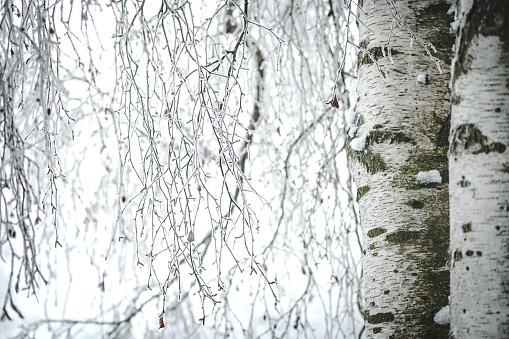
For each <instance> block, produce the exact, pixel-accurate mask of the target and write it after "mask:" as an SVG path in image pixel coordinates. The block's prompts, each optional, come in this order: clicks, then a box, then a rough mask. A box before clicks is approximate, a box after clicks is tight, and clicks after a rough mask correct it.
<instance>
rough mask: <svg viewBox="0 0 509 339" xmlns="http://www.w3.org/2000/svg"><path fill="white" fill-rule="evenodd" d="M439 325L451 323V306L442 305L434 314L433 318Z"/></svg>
mask: <svg viewBox="0 0 509 339" xmlns="http://www.w3.org/2000/svg"><path fill="white" fill-rule="evenodd" d="M433 320H435V322H436V323H437V324H439V325H447V324H450V323H451V308H450V307H449V305H447V306H445V307H443V308H442V309H441V310H440V311H438V312H437V314H435V317H434V318H433Z"/></svg>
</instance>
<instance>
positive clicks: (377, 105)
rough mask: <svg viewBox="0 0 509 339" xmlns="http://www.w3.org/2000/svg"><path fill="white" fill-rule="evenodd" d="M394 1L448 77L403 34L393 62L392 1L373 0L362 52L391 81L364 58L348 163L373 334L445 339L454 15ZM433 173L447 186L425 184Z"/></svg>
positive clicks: (442, 5)
mask: <svg viewBox="0 0 509 339" xmlns="http://www.w3.org/2000/svg"><path fill="white" fill-rule="evenodd" d="M395 4H396V6H397V7H396V8H397V11H398V12H399V14H401V16H402V17H403V19H404V20H405V22H406V24H407V25H408V26H409V27H411V28H412V29H413V30H414V32H415V33H417V34H418V35H419V36H420V37H421V38H422V39H423V40H424V41H426V42H431V43H432V44H433V45H434V46H435V47H436V48H437V51H438V53H437V54H435V55H434V56H436V57H437V58H439V59H441V60H442V64H441V65H442V67H443V73H442V74H440V73H439V72H438V70H437V68H436V66H435V64H434V62H433V61H431V60H430V58H429V56H428V55H427V53H426V51H425V50H424V49H423V48H422V46H420V45H419V44H418V43H414V44H413V46H411V45H410V39H409V36H408V35H406V32H404V31H402V32H401V34H400V35H397V36H395V35H394V33H393V34H392V37H391V38H390V39H391V46H392V53H391V54H392V59H393V61H394V64H392V63H391V61H390V60H389V58H388V57H384V54H383V53H382V50H381V46H383V45H384V44H385V43H386V42H387V39H388V37H389V36H390V29H391V21H392V17H391V14H390V12H389V10H388V8H387V6H386V2H384V1H374V2H372V3H371V7H370V8H369V9H368V11H367V12H368V14H367V15H365V14H363V13H361V14H360V20H362V22H363V23H364V24H366V25H367V26H368V27H369V29H371V30H372V31H370V30H368V29H366V28H365V27H364V26H363V25H359V29H360V39H361V42H360V45H361V46H362V47H363V48H365V49H366V50H368V51H371V52H372V53H373V54H374V55H375V58H376V59H377V62H378V63H379V64H380V65H385V66H383V70H384V72H385V74H386V79H385V81H384V78H383V77H382V76H381V75H380V73H379V72H378V69H377V67H376V65H375V64H373V62H372V60H371V59H369V58H368V59H367V58H365V57H364V55H363V54H362V53H360V54H359V63H358V66H359V83H358V86H357V96H358V102H357V106H356V114H357V121H358V122H359V123H358V126H357V127H358V130H357V133H356V135H355V136H354V138H356V139H357V142H356V143H355V144H354V145H353V147H352V150H351V152H350V157H351V159H352V173H353V174H354V178H355V181H356V184H357V187H358V193H357V201H358V203H359V209H360V215H361V222H362V230H363V236H364V249H365V256H364V296H365V302H364V307H365V310H364V315H365V324H366V335H367V337H368V338H447V336H448V332H449V326H448V325H447V324H442V325H440V324H437V323H436V322H435V321H434V320H433V317H434V315H435V314H436V312H438V311H439V310H440V309H442V308H443V307H444V306H446V305H447V303H448V296H449V271H448V269H447V265H446V263H447V260H448V244H449V243H448V239H449V205H448V178H449V174H448V169H447V166H448V161H447V150H448V142H447V138H448V135H449V123H450V120H449V107H450V102H449V98H450V96H449V90H448V84H449V80H450V77H449V74H450V73H449V65H448V61H450V60H451V51H452V45H453V42H454V37H453V35H452V34H450V33H449V32H450V29H449V27H450V22H451V21H452V16H451V15H447V10H448V9H449V7H450V5H449V4H448V3H447V2H446V1H445V0H443V1H441V0H438V1H410V0H406V1H397V2H395ZM396 26H397V25H396ZM386 55H387V56H388V55H389V54H388V53H387V52H386ZM423 77H424V81H423V80H422V78H423ZM363 137H364V138H365V142H364V143H361V142H359V141H363V140H361V139H362V138H363ZM354 140H355V139H354ZM360 146H363V147H360ZM419 173H421V174H419ZM431 174H434V175H435V176H434V177H437V178H438V177H440V180H431V181H429V180H424V179H423V178H422V177H423V175H424V177H425V179H426V178H427V177H428V176H430V175H431ZM434 177H433V178H434ZM428 181H429V182H428Z"/></svg>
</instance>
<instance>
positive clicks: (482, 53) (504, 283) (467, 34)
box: [449, 0, 509, 338]
mask: <svg viewBox="0 0 509 339" xmlns="http://www.w3.org/2000/svg"><path fill="white" fill-rule="evenodd" d="M456 24H457V25H458V35H457V40H456V44H455V49H456V57H455V62H454V64H453V65H454V71H453V78H452V89H453V96H452V113H451V138H450V141H451V144H450V160H449V168H450V182H451V190H450V203H451V329H452V332H453V334H454V336H455V338H508V337H509V292H508V291H509V150H508V149H507V148H508V145H509V89H508V87H509V80H508V79H509V29H508V27H509V26H508V25H509V10H508V7H507V3H506V2H505V1H501V0H498V1H473V0H468V1H464V0H462V1H460V2H459V4H458V14H457V22H456Z"/></svg>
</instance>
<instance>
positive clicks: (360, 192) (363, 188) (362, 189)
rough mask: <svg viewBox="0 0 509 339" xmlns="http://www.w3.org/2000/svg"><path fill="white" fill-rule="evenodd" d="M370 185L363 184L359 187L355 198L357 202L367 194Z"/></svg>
mask: <svg viewBox="0 0 509 339" xmlns="http://www.w3.org/2000/svg"><path fill="white" fill-rule="evenodd" d="M369 189H370V188H369V186H361V187H359V188H357V198H356V199H355V200H356V201H357V202H359V200H361V198H362V197H363V196H364V195H365V194H366V193H368V191H369Z"/></svg>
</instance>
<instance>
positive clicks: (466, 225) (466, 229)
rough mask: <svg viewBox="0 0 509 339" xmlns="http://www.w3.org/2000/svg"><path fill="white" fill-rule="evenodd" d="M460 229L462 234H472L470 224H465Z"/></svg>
mask: <svg viewBox="0 0 509 339" xmlns="http://www.w3.org/2000/svg"><path fill="white" fill-rule="evenodd" d="M461 229H462V230H463V233H467V232H472V224H471V223H467V224H464V225H461Z"/></svg>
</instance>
